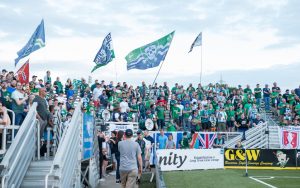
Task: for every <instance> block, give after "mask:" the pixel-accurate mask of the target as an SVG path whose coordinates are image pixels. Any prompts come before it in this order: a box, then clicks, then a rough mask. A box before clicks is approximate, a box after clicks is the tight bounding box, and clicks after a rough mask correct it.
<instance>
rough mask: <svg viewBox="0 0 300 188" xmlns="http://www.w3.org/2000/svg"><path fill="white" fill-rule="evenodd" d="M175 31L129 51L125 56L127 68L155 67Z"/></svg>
mask: <svg viewBox="0 0 300 188" xmlns="http://www.w3.org/2000/svg"><path fill="white" fill-rule="evenodd" d="M174 33H175V31H173V32H172V33H170V34H168V35H166V36H164V37H162V38H160V39H158V40H156V41H154V42H152V43H150V44H146V45H145V46H142V47H140V48H137V49H135V50H133V51H131V52H130V53H129V54H128V55H127V56H126V57H125V59H126V61H127V70H130V69H141V70H145V69H149V68H153V67H157V66H158V65H159V64H160V62H162V61H164V60H165V57H166V55H167V53H168V50H169V48H170V45H171V42H172V39H173V36H174Z"/></svg>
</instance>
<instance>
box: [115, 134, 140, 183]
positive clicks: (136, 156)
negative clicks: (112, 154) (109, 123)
mask: <svg viewBox="0 0 300 188" xmlns="http://www.w3.org/2000/svg"><path fill="white" fill-rule="evenodd" d="M132 136H133V131H132V130H131V129H126V131H125V140H122V141H120V142H119V143H118V149H119V152H120V175H121V184H122V188H133V187H135V184H136V179H137V177H138V175H141V174H142V166H143V161H142V155H141V154H142V151H141V148H140V146H139V144H138V143H137V142H135V141H133V140H132ZM137 161H138V165H137Z"/></svg>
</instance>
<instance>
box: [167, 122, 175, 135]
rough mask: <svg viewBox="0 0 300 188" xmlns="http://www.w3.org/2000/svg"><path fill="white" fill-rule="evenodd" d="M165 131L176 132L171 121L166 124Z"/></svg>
mask: <svg viewBox="0 0 300 188" xmlns="http://www.w3.org/2000/svg"><path fill="white" fill-rule="evenodd" d="M167 131H168V132H176V131H177V129H176V124H175V123H174V121H173V120H171V121H170V122H169V123H167Z"/></svg>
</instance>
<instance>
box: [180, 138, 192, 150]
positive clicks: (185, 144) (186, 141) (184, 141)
mask: <svg viewBox="0 0 300 188" xmlns="http://www.w3.org/2000/svg"><path fill="white" fill-rule="evenodd" d="M180 148H181V149H189V148H190V146H189V139H188V138H186V137H184V138H183V139H182V140H181V142H180Z"/></svg>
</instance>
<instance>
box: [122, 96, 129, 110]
mask: <svg viewBox="0 0 300 188" xmlns="http://www.w3.org/2000/svg"><path fill="white" fill-rule="evenodd" d="M127 109H129V105H128V102H127V98H126V97H123V101H122V102H120V112H121V113H125V112H127Z"/></svg>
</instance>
